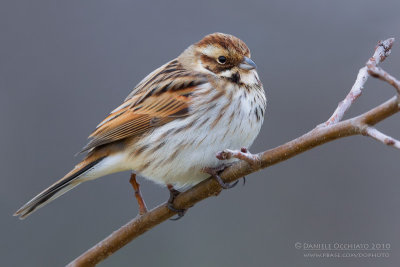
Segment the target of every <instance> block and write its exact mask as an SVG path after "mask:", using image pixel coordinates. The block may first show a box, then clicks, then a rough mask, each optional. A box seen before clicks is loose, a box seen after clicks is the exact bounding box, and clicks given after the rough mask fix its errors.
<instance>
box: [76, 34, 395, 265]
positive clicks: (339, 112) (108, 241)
mask: <svg viewBox="0 0 400 267" xmlns="http://www.w3.org/2000/svg"><path fill="white" fill-rule="evenodd" d="M393 41H394V39H392V38H391V39H388V40H386V41H384V42H380V43H379V44H378V46H377V48H376V50H375V53H374V56H373V57H372V58H371V59H370V60H369V61H368V62H367V64H369V65H371V66H376V64H378V63H379V62H381V61H383V60H384V59H385V58H386V57H387V56H388V55H389V54H390V48H391V47H392V44H393ZM368 75H369V74H368V73H367V67H364V68H362V69H361V70H360V72H359V74H358V77H357V80H356V83H355V85H354V86H353V88H352V89H351V91H350V93H349V95H350V97H349V95H348V96H347V97H346V98H345V100H344V101H343V102H342V104H339V107H338V108H337V109H336V110H335V112H334V114H333V115H332V117H331V118H330V119H329V120H328V121H327V123H326V124H323V125H325V126H319V127H316V128H314V129H313V130H311V131H309V132H308V133H306V134H304V135H302V136H300V137H298V138H296V139H294V140H292V141H290V142H287V143H286V144H283V145H281V146H278V147H276V148H273V149H270V150H267V151H264V152H262V153H259V154H256V155H252V156H250V155H249V154H247V152H246V151H245V152H244V151H241V152H242V153H236V154H235V153H233V152H235V151H231V152H232V153H231V154H230V155H231V156H237V157H242V156H243V159H247V161H239V162H236V163H234V164H233V165H232V166H230V167H228V168H227V169H225V170H224V171H223V172H222V173H221V174H220V177H221V178H222V179H223V181H224V182H226V183H231V182H234V181H235V180H237V179H239V178H241V177H243V176H246V175H248V174H250V173H253V172H256V171H258V170H260V169H264V168H267V167H269V166H272V165H274V164H277V163H279V162H281V161H285V160H287V159H289V158H291V157H294V156H296V155H298V154H301V153H303V152H305V151H307V150H310V149H312V148H314V147H316V146H320V145H322V144H325V143H327V142H330V141H333V140H336V139H339V138H343V137H346V136H352V135H360V134H361V135H368V136H371V137H373V138H375V139H377V140H379V141H382V140H383V142H384V143H385V144H388V145H393V146H395V147H398V145H399V143H398V142H399V141H397V140H395V139H393V138H391V137H389V136H386V135H384V134H383V133H381V132H379V131H378V130H376V129H375V128H373V127H372V126H373V125H375V124H377V123H378V122H380V121H383V120H385V119H386V118H388V117H390V116H392V115H393V114H395V113H397V112H399V111H400V105H399V103H398V97H397V96H394V97H392V98H391V99H389V100H388V101H386V102H385V103H383V104H381V105H379V106H377V107H375V108H373V109H371V110H369V111H368V112H366V113H364V114H362V115H360V116H357V117H354V118H351V119H348V120H345V121H341V119H342V118H343V115H344V113H345V112H346V111H347V110H348V108H349V107H350V106H351V104H352V103H353V102H354V100H355V99H356V98H357V97H356V95H357V94H358V95H360V94H361V89H362V87H363V85H364V83H365V81H366V79H367V78H368ZM393 81H397V80H395V79H393ZM352 92H353V94H352ZM354 93H356V94H354ZM351 94H352V95H351ZM385 138H390V139H388V141H386V142H385ZM393 142H394V143H393ZM392 143H393V144H392ZM228 154H229V153H228ZM228 156H229V155H228ZM220 192H221V187H220V185H219V184H218V182H217V181H215V179H207V180H205V181H203V182H201V183H199V184H197V185H196V186H194V187H192V188H190V189H188V190H187V191H185V192H183V193H181V194H179V195H178V196H177V197H176V198H175V201H174V203H173V205H174V207H175V208H176V209H189V208H190V207H192V206H193V205H195V204H196V203H197V202H199V201H201V200H203V199H205V198H208V197H210V196H216V195H218V194H219V193H220ZM173 215H175V212H173V211H171V210H170V209H169V208H168V207H167V203H163V204H161V205H159V206H158V207H156V208H154V209H152V210H151V211H149V212H147V213H145V214H143V215H142V216H139V215H138V216H137V217H136V218H134V219H132V220H131V221H130V222H128V223H127V224H126V225H124V226H122V227H121V228H119V229H118V230H116V231H115V232H113V233H112V234H111V235H109V236H108V237H107V238H105V239H104V240H103V241H100V242H99V243H98V244H97V245H95V246H94V247H92V248H91V249H89V250H88V251H86V252H85V253H83V254H82V255H81V256H79V257H78V258H76V259H75V260H74V261H72V262H71V263H70V264H69V265H68V266H95V265H96V264H97V263H99V262H100V261H102V260H104V259H105V258H107V257H108V256H110V255H112V254H113V253H114V252H116V251H118V250H119V249H120V248H122V247H123V246H125V245H126V244H128V243H129V242H130V241H132V240H133V239H135V238H136V237H138V236H140V235H142V234H143V233H145V232H147V231H148V230H150V229H152V228H153V227H154V226H156V225H158V224H160V223H162V222H164V221H166V220H167V219H168V218H170V217H172V216H173Z"/></svg>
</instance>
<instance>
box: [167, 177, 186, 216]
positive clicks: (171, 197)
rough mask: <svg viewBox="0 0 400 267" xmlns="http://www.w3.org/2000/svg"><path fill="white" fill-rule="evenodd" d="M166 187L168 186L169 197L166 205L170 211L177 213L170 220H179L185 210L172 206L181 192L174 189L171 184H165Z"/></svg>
mask: <svg viewBox="0 0 400 267" xmlns="http://www.w3.org/2000/svg"><path fill="white" fill-rule="evenodd" d="M167 187H168V190H169V199H168V202H167V207H168V209H170V210H171V211H173V212H176V213H178V217H176V218H172V219H170V220H172V221H177V220H179V219H180V218H182V217H183V216H184V215H185V213H186V211H187V210H186V209H177V208H175V207H174V200H175V198H176V197H177V196H178V195H179V194H180V193H181V192H179V191H178V190H176V189H175V188H174V187H173V186H172V185H171V184H167Z"/></svg>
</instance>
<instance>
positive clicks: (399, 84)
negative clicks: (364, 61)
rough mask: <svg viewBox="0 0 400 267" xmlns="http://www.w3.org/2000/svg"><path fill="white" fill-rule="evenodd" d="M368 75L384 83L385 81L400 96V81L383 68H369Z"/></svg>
mask: <svg viewBox="0 0 400 267" xmlns="http://www.w3.org/2000/svg"><path fill="white" fill-rule="evenodd" d="M368 73H369V75H371V76H372V77H374V78H378V79H380V80H382V81H385V82H387V83H389V84H390V85H391V86H393V87H394V88H395V89H396V91H397V94H398V95H400V81H399V80H397V79H396V78H395V77H393V76H392V75H390V74H389V73H387V72H386V71H385V70H383V69H382V68H379V67H377V66H373V65H372V66H368Z"/></svg>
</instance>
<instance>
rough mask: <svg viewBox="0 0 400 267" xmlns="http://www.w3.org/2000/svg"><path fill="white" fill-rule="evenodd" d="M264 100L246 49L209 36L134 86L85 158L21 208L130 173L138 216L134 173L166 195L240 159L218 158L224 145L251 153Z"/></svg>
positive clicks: (225, 37) (23, 213) (229, 38)
mask: <svg viewBox="0 0 400 267" xmlns="http://www.w3.org/2000/svg"><path fill="white" fill-rule="evenodd" d="M266 105H267V99H266V96H265V91H264V88H263V85H262V83H261V81H260V79H259V76H258V73H257V69H256V64H255V63H254V61H253V60H252V59H251V56H250V50H249V48H248V47H247V45H246V44H245V43H244V42H243V41H242V40H240V39H239V38H237V37H235V36H233V35H229V34H224V33H213V34H209V35H206V36H205V37H204V38H202V39H201V40H200V41H198V42H197V43H194V44H192V45H190V46H189V47H188V48H187V49H185V50H184V51H183V52H182V53H181V54H180V55H179V56H178V57H176V58H175V59H173V60H171V61H169V62H167V63H166V64H164V65H162V66H161V67H159V68H158V69H156V70H154V71H153V72H151V73H150V74H149V75H147V76H146V77H145V78H144V79H143V80H142V81H140V82H139V83H138V84H137V85H136V86H135V87H134V89H133V90H132V92H131V93H130V94H129V95H128V96H127V97H126V99H125V100H124V101H123V103H122V104H121V105H120V106H118V107H117V108H116V109H114V110H113V111H112V112H111V113H110V114H109V115H108V116H107V117H106V118H105V119H104V120H103V121H102V122H101V123H100V124H98V126H97V127H96V129H95V130H94V132H93V133H92V134H91V135H90V136H89V139H90V140H89V142H88V144H87V145H86V146H85V147H84V148H83V149H82V151H81V152H82V153H86V156H85V158H84V159H83V160H82V161H81V162H80V163H78V164H77V165H76V166H75V168H73V169H72V170H71V171H70V172H69V173H67V174H66V175H65V176H64V177H63V178H61V179H60V180H58V181H56V182H55V183H54V184H52V185H51V186H49V187H48V188H47V189H45V190H44V191H42V192H41V193H39V194H38V195H37V196H35V197H34V198H33V199H32V200H30V201H29V202H27V203H26V204H25V205H23V206H22V207H21V208H20V209H19V210H18V211H16V212H15V214H14V216H19V218H20V219H24V218H26V217H27V216H29V215H30V214H32V213H33V212H35V211H36V210H38V209H39V208H41V207H43V206H45V205H46V204H48V203H49V202H51V201H53V200H54V199H56V198H58V197H59V196H61V195H63V194H64V193H66V192H67V191H69V190H71V189H73V188H74V187H76V186H77V185H79V184H81V183H83V182H86V181H90V180H93V179H96V178H99V177H102V176H105V175H109V174H112V173H116V172H121V171H131V172H132V175H131V180H130V182H131V184H132V185H133V187H134V189H135V195H136V197H137V200H138V203H139V210H140V214H143V213H145V212H146V211H147V208H146V207H145V204H144V202H143V200H142V197H141V194H140V190H139V184H138V183H137V182H136V174H138V175H141V176H142V177H144V178H145V179H148V180H151V181H153V182H155V183H156V184H160V185H162V186H166V187H167V188H168V189H169V190H170V199H169V201H168V203H169V205H168V207H169V208H170V209H172V210H173V211H176V212H178V213H179V215H180V216H183V214H184V210H179V209H175V208H174V206H173V200H174V197H176V196H177V195H178V194H179V193H180V191H179V190H181V189H185V188H188V187H191V186H194V185H196V184H197V183H199V182H201V181H203V180H205V179H207V178H209V177H210V175H211V176H212V177H213V178H215V179H216V180H217V181H218V182H219V184H220V185H221V186H222V187H224V188H230V187H231V186H232V185H229V184H225V183H224V182H223V181H222V179H221V178H220V177H219V175H218V172H219V171H220V170H222V169H223V168H224V167H225V166H228V165H229V164H232V163H233V162H235V161H237V160H239V159H238V158H235V157H230V158H227V157H225V158H220V159H219V158H218V157H217V156H216V154H217V153H219V152H220V151H223V150H224V149H226V148H232V149H241V148H242V147H243V149H241V150H240V151H242V152H239V153H249V152H248V151H247V149H246V148H247V147H250V146H251V144H252V143H253V141H254V140H255V138H256V137H257V135H258V134H259V132H260V129H261V126H262V124H263V121H264V114H265V109H266Z"/></svg>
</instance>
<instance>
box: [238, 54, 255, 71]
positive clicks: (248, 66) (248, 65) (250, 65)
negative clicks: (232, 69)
mask: <svg viewBox="0 0 400 267" xmlns="http://www.w3.org/2000/svg"><path fill="white" fill-rule="evenodd" d="M239 68H241V69H244V70H252V69H255V68H257V65H256V63H254V61H253V60H251V59H250V58H248V57H244V59H243V61H242V63H240V65H239Z"/></svg>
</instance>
